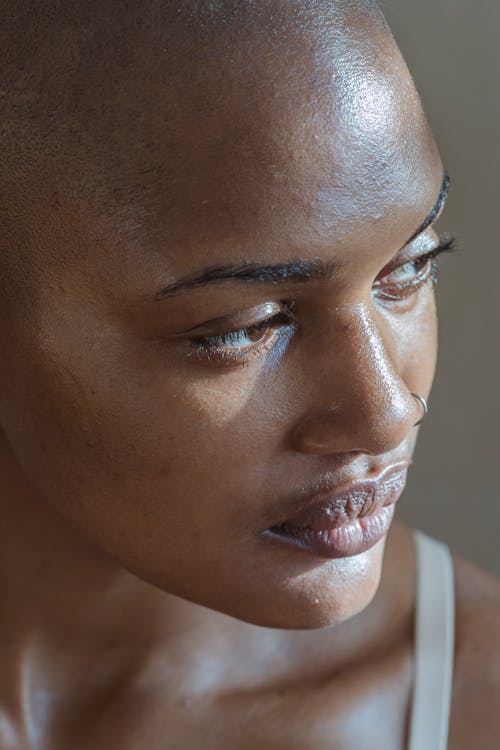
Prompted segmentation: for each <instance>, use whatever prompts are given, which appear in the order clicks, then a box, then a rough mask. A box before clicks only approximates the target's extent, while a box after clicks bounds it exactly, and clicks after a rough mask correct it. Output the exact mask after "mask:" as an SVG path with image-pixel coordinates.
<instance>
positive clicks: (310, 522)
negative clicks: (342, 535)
mask: <svg viewBox="0 0 500 750" xmlns="http://www.w3.org/2000/svg"><path fill="white" fill-rule="evenodd" d="M409 464H410V460H405V461H400V462H398V463H395V464H390V465H388V466H384V467H383V468H382V470H381V471H380V472H379V473H378V474H377V475H376V476H374V477H365V478H360V479H358V480H357V481H356V480H353V479H351V480H350V481H344V482H343V483H342V484H339V483H336V484H335V483H334V482H331V480H329V479H328V478H325V479H323V480H320V482H319V484H320V485H321V489H320V490H319V492H318V489H317V486H318V485H316V490H315V491H314V492H313V493H311V494H310V495H308V497H306V499H304V497H303V496H302V497H301V499H300V500H299V501H298V502H296V503H293V504H292V507H290V506H289V510H288V512H287V511H286V510H285V511H284V512H283V513H282V514H281V517H279V518H276V519H275V520H274V522H272V523H271V524H270V526H269V527H268V530H269V529H271V530H276V527H280V526H288V527H296V528H297V527H299V528H310V529H313V530H316V531H322V530H325V529H328V528H336V527H338V526H343V525H345V524H348V523H351V522H352V521H354V519H356V518H358V517H362V516H366V515H371V514H372V513H376V512H377V511H378V510H380V508H382V507H383V506H384V505H390V504H392V503H395V502H396V501H397V500H398V498H399V497H400V495H401V493H402V491H403V489H404V486H405V483H406V474H407V469H408V466H409ZM285 514H286V515H285Z"/></svg>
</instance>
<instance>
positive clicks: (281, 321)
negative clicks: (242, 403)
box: [188, 302, 296, 366]
mask: <svg viewBox="0 0 500 750" xmlns="http://www.w3.org/2000/svg"><path fill="white" fill-rule="evenodd" d="M283 306H284V309H283V310H282V311H281V312H279V313H277V314H276V315H273V316H271V317H268V318H264V320H261V321H259V322H258V323H256V324H255V325H252V326H247V327H246V328H238V329H236V330H234V331H229V332H228V333H222V334H219V335H217V336H197V337H196V338H193V339H192V340H191V342H190V346H191V351H190V352H189V353H188V356H189V357H192V356H194V357H196V358H197V359H204V360H209V361H211V362H215V363H217V364H221V365H226V366H231V365H238V364H244V363H245V362H247V361H248V360H249V359H250V358H251V357H255V356H261V355H263V354H264V353H265V352H266V351H270V350H271V349H273V348H274V347H275V346H277V345H278V343H279V341H282V334H284V333H286V332H287V333H288V334H291V333H293V331H294V330H295V327H296V323H295V319H294V316H293V314H292V307H293V302H291V303H283Z"/></svg>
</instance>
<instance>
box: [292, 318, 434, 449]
mask: <svg viewBox="0 0 500 750" xmlns="http://www.w3.org/2000/svg"><path fill="white" fill-rule="evenodd" d="M333 328H334V331H333V334H334V335H333V340H332V330H330V335H329V345H328V346H327V347H325V346H324V340H323V345H321V344H319V347H320V349H321V353H320V354H319V355H317V358H316V359H315V360H314V361H315V368H314V381H315V388H314V390H312V389H311V392H312V393H314V404H313V405H312V406H311V407H310V408H309V412H308V414H307V415H306V416H305V417H304V418H303V419H302V420H301V421H300V422H299V424H297V425H296V427H295V430H294V432H293V441H294V447H295V449H296V450H299V451H301V452H304V453H316V454H326V453H337V452H339V453H344V452H362V453H369V454H373V455H379V454H382V453H387V452H389V451H391V450H394V449H395V448H397V446H398V445H400V444H401V443H402V442H403V441H404V439H405V438H406V437H407V436H408V433H409V431H410V430H412V429H413V428H414V425H415V423H416V422H417V421H418V420H419V419H420V418H421V416H422V414H421V410H422V407H421V405H420V404H419V402H418V400H417V399H416V398H415V397H414V396H413V395H412V391H415V390H416V391H417V392H418V386H415V387H413V386H414V385H415V384H414V382H412V383H411V384H410V385H411V386H412V387H409V385H408V384H407V383H406V382H405V380H404V379H403V375H402V373H405V374H406V379H407V380H409V379H410V378H411V380H412V381H416V380H418V378H417V377H416V376H417V373H414V372H413V368H417V367H418V365H417V364H415V362H414V360H412V359H410V362H409V363H408V362H405V361H402V360H403V359H406V358H407V357H408V355H404V354H400V353H398V347H397V339H398V336H401V335H404V333H403V334H402V332H401V331H398V332H397V333H395V332H394V331H393V330H391V328H390V327H389V326H388V325H384V322H383V320H380V319H378V318H377V316H376V315H374V314H373V312H370V310H369V309H367V308H366V307H357V308H356V309H349V310H347V311H344V312H337V314H336V320H335V324H334V326H333ZM402 349H403V351H406V350H407V347H402ZM415 429H416V428H415Z"/></svg>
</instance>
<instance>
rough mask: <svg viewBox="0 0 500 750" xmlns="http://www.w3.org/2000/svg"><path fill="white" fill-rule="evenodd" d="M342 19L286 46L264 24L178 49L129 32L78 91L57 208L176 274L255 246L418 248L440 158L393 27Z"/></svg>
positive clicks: (285, 37)
mask: <svg viewBox="0 0 500 750" xmlns="http://www.w3.org/2000/svg"><path fill="white" fill-rule="evenodd" d="M250 5H252V6H254V4H253V3H252V4H249V5H248V7H250ZM261 5H262V6H263V5H264V4H261ZM299 5H300V4H299ZM309 5H312V4H311V3H304V4H303V6H304V7H307V6H309ZM327 5H328V4H325V7H326V6H327ZM330 5H332V4H330ZM333 5H335V6H336V12H335V13H331V14H328V13H323V14H319V15H318V14H316V15H312V16H311V17H310V18H307V17H303V18H298V20H297V18H295V20H294V23H289V24H288V25H286V24H282V25H281V26H279V33H278V34H277V33H276V28H275V26H276V25H275V24H274V25H273V23H271V22H270V21H269V18H267V19H260V21H259V20H258V19H257V20H255V19H253V25H252V23H247V24H246V25H245V26H242V25H238V24H237V23H233V24H232V25H231V24H229V26H228V30H226V31H224V28H222V32H221V31H220V29H221V27H220V25H219V26H217V27H211V28H209V29H208V31H207V33H205V32H204V30H203V24H202V25H201V26H200V25H198V27H197V30H196V33H192V34H189V35H184V36H181V37H179V41H178V43H176V42H175V33H174V32H175V29H174V30H172V29H171V30H170V32H169V36H168V44H167V42H165V40H164V39H163V37H162V32H161V30H160V32H158V33H156V34H155V33H153V32H152V31H151V29H150V28H148V29H147V30H146V31H144V29H143V30H141V32H140V33H135V32H131V31H130V29H127V30H126V32H125V31H124V33H123V38H124V39H125V40H126V45H125V49H126V52H123V50H122V52H121V56H120V51H119V50H118V49H117V48H116V44H114V46H113V45H111V47H110V49H109V50H108V53H107V54H108V59H109V60H110V64H109V65H106V66H105V67H102V66H101V65H100V64H99V58H97V62H96V64H94V65H91V66H90V68H89V69H88V71H87V75H86V77H85V80H84V81H82V82H81V84H80V85H81V89H80V90H81V92H83V93H81V96H80V98H79V99H75V102H74V108H73V127H72V128H70V131H73V132H74V131H75V129H77V130H78V144H79V145H78V148H79V149H80V151H81V156H80V158H79V162H78V169H77V170H68V169H67V168H66V169H65V166H64V161H63V163H62V167H61V170H62V172H63V174H62V175H61V181H60V184H61V185H63V184H64V185H65V187H67V190H66V191H65V198H64V200H67V201H70V200H71V196H74V198H75V199H77V200H78V201H79V202H80V206H82V205H84V207H85V208H84V210H87V211H88V213H89V215H95V216H105V218H106V223H107V226H110V227H113V226H114V229H115V230H116V232H117V233H120V234H122V235H127V234H128V235H130V236H131V238H132V239H136V238H137V237H140V238H141V242H142V243H145V244H148V245H149V247H150V248H153V249H154V250H155V251H158V252H159V253H160V254H164V253H168V256H169V260H170V261H171V266H172V268H173V269H174V271H175V267H176V263H177V261H180V262H181V265H182V270H183V271H184V270H190V266H192V268H197V267H199V265H200V263H201V262H202V261H203V256H204V254H206V252H207V248H210V252H211V253H212V257H211V261H213V262H218V261H219V260H220V261H221V262H222V261H224V260H226V259H227V253H228V252H229V250H230V252H231V259H232V260H234V261H238V260H239V259H243V258H248V257H249V255H250V257H251V255H252V254H253V255H255V251H256V247H265V248H266V250H267V251H268V252H275V253H276V254H277V257H276V260H278V259H279V256H280V255H281V253H282V251H283V252H285V253H288V254H292V255H293V253H294V252H295V251H296V250H298V249H299V248H300V249H302V248H303V247H304V244H308V243H309V242H310V241H311V238H314V239H315V240H316V239H319V240H320V241H324V242H326V243H327V244H331V243H332V242H334V243H335V242H339V243H341V242H342V241H344V240H345V239H346V238H348V239H349V240H350V241H352V242H356V243H357V244H358V245H364V244H367V245H368V244H369V243H370V241H371V238H372V234H373V229H374V227H375V226H378V227H382V229H383V227H384V226H385V225H386V224H387V227H394V226H398V227H400V228H401V237H402V238H403V237H404V234H405V232H406V231H407V229H406V227H408V233H407V235H406V236H410V235H411V234H412V231H413V230H414V228H415V226H418V224H419V222H420V220H421V219H422V218H423V216H424V215H425V214H426V212H427V211H428V209H429V208H430V206H431V205H432V204H433V202H434V201H435V197H436V195H437V192H438V190H439V184H440V181H441V178H442V170H441V165H440V160H439V156H438V154H437V151H436V147H435V144H434V141H433V139H432V136H431V134H430V132H429V129H428V126H427V123H426V121H425V118H424V115H423V112H422V108H421V106H420V102H419V99H418V96H417V94H416V91H415V89H414V87H413V84H412V81H411V78H410V76H409V74H408V71H407V69H406V66H405V64H404V62H403V60H402V59H401V56H400V54H399V51H398V49H397V47H396V45H395V43H394V41H393V39H392V37H391V36H390V34H389V33H388V31H387V29H386V27H385V26H384V24H383V23H382V22H381V21H380V19H378V18H377V17H375V16H373V14H372V13H369V12H367V11H365V10H364V9H363V6H362V5H358V4H357V3H354V4H353V3H340V5H339V4H333ZM353 8H355V11H354V10H353ZM306 15H307V14H306ZM214 29H218V31H217V33H215V31H214ZM118 36H120V35H118ZM164 44H167V46H161V45H164ZM66 85H68V84H66ZM65 137H66V136H64V135H63V134H57V133H56V138H59V140H58V148H62V147H60V145H59V144H61V143H63V142H64V138H65ZM63 150H64V149H63ZM72 154H73V152H72ZM79 212H80V213H81V212H82V209H80V210H79ZM393 239H394V238H393ZM394 241H396V240H395V239H394ZM186 248H189V252H187V250H186ZM217 253H219V254H220V258H219V257H217Z"/></svg>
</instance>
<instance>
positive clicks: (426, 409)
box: [411, 393, 429, 427]
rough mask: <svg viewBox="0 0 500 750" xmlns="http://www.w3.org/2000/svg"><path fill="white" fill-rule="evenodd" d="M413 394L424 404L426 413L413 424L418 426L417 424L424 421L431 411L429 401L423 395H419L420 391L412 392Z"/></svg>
mask: <svg viewBox="0 0 500 750" xmlns="http://www.w3.org/2000/svg"><path fill="white" fill-rule="evenodd" d="M411 395H412V396H415V398H416V399H417V401H419V402H420V403H421V404H422V406H423V407H424V413H423V415H422V417H421V418H420V419H419V420H418V422H415V424H414V425H413V426H414V427H416V426H417V425H419V424H421V423H422V422H423V421H424V419H425V418H426V416H427V415H428V413H429V406H428V404H427V401H426V400H425V398H424V397H423V396H419V395H418V393H412V394H411Z"/></svg>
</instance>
